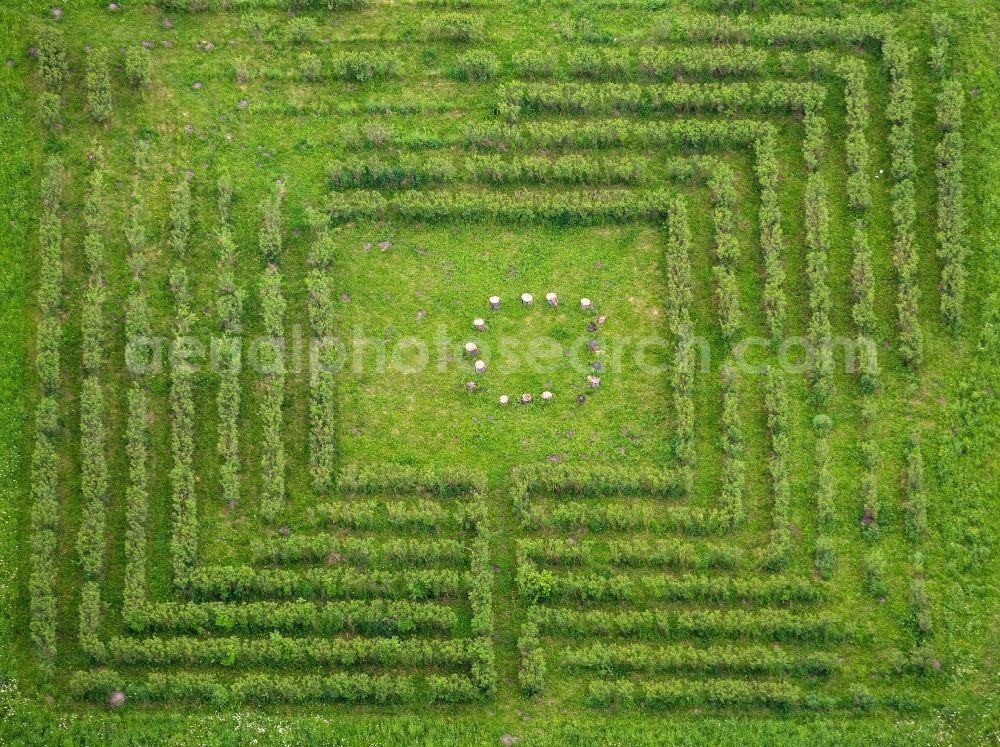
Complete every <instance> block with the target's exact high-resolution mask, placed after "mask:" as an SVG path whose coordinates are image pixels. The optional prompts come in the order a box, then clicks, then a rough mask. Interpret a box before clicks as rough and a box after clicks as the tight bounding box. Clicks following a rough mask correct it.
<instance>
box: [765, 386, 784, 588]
mask: <svg viewBox="0 0 1000 747" xmlns="http://www.w3.org/2000/svg"><path fill="white" fill-rule="evenodd" d="M764 406H765V409H766V411H767V431H768V437H769V440H770V446H771V458H770V460H769V462H768V469H769V472H770V474H771V495H772V504H771V537H770V539H769V540H768V544H767V546H766V547H765V548H764V551H763V553H762V557H761V565H762V566H763V567H764V568H766V569H768V570H778V569H781V568H784V567H785V566H787V565H788V558H789V555H790V553H791V549H792V548H791V545H792V530H791V517H790V515H789V509H790V504H791V497H792V496H791V492H792V491H791V482H790V477H789V470H790V467H791V464H790V461H789V457H790V454H789V452H790V450H791V442H790V434H789V428H790V425H791V424H790V421H789V417H790V413H789V399H788V389H787V387H786V386H785V381H784V378H783V376H782V373H781V371H780V370H779V369H778V368H777V367H774V366H769V367H768V369H767V374H766V380H765V384H764Z"/></svg>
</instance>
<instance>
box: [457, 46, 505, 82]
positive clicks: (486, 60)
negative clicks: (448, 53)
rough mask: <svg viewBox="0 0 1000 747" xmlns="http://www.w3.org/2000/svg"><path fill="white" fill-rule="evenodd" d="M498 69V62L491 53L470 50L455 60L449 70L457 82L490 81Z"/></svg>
mask: <svg viewBox="0 0 1000 747" xmlns="http://www.w3.org/2000/svg"><path fill="white" fill-rule="evenodd" d="M499 69H500V61H499V60H498V59H497V56H496V55H495V54H493V53H492V52H488V51H486V50H481V49H471V50H469V51H468V52H463V53H462V54H460V55H458V56H457V57H456V58H455V61H454V62H453V63H452V67H451V70H450V73H451V76H452V77H453V78H456V79H458V80H479V81H483V80H490V79H491V78H493V77H494V76H495V75H496V74H497V70H499Z"/></svg>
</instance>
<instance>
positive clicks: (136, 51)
mask: <svg viewBox="0 0 1000 747" xmlns="http://www.w3.org/2000/svg"><path fill="white" fill-rule="evenodd" d="M125 78H126V79H127V80H128V82H129V84H130V85H131V86H132V87H133V88H145V87H146V86H148V85H149V83H150V81H151V80H152V78H153V63H152V60H151V59H150V54H149V50H148V49H146V48H145V47H143V46H141V45H133V46H131V47H129V48H128V50H127V51H126V52H125Z"/></svg>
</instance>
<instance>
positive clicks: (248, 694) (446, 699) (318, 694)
mask: <svg viewBox="0 0 1000 747" xmlns="http://www.w3.org/2000/svg"><path fill="white" fill-rule="evenodd" d="M421 685H422V686H423V687H421ZM69 689H70V692H71V693H72V694H73V695H74V697H76V698H79V699H82V700H104V699H106V698H107V696H108V693H110V692H111V691H113V690H122V691H123V692H124V693H125V697H126V699H127V700H131V701H133V702H148V703H162V702H178V701H183V702H190V703H204V704H210V705H214V706H226V705H267V704H272V703H282V704H295V703H346V704H371V705H387V704H392V703H418V702H427V701H430V702H432V703H434V702H442V703H464V702H469V701H473V700H477V699H478V697H479V691H478V689H477V688H476V686H475V684H474V683H473V682H472V681H471V680H470V679H469V678H468V677H464V676H462V675H457V674H453V675H449V676H447V677H445V676H440V675H429V676H427V677H424V678H417V677H413V676H408V675H398V674H383V675H369V674H343V673H337V674H331V675H325V676H324V675H311V674H301V675H295V676H282V675H268V674H255V675H245V676H241V677H237V678H234V679H228V678H227V679H220V678H218V677H216V676H213V675H208V674H201V673H194V672H179V673H175V674H170V675H163V674H150V675H147V677H146V678H145V679H144V680H141V681H138V682H135V681H132V680H131V679H129V678H126V677H124V676H122V675H121V674H119V673H117V672H115V671H113V670H94V671H92V672H76V673H74V674H73V676H72V677H71V679H70V683H69Z"/></svg>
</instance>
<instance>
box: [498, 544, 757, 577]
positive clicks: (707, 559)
mask: <svg viewBox="0 0 1000 747" xmlns="http://www.w3.org/2000/svg"><path fill="white" fill-rule="evenodd" d="M517 552H518V554H520V555H523V556H524V557H525V558H527V559H529V560H533V561H535V562H536V563H539V564H544V565H551V566H560V567H580V566H587V565H589V564H591V563H593V562H607V563H610V564H612V565H616V566H621V567H624V568H676V569H688V570H708V569H726V570H734V569H735V568H736V567H737V566H738V565H739V561H740V557H741V556H742V551H741V550H740V548H738V547H734V546H732V545H729V544H718V545H706V544H704V543H694V542H688V541H682V540H677V539H642V538H629V539H627V540H608V541H599V540H586V539H585V540H577V539H574V538H561V537H545V538H529V539H519V540H517Z"/></svg>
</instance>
